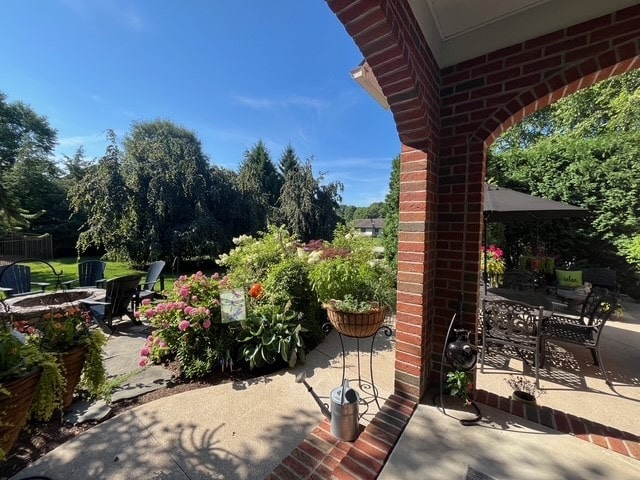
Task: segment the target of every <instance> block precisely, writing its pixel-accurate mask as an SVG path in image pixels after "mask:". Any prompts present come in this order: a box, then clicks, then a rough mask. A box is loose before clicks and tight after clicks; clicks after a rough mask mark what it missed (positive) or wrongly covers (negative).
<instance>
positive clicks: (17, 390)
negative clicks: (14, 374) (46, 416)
mask: <svg viewBox="0 0 640 480" xmlns="http://www.w3.org/2000/svg"><path fill="white" fill-rule="evenodd" d="M41 375H42V369H41V368H36V369H33V370H32V371H31V372H30V373H28V374H27V375H24V376H23V377H20V378H18V379H17V380H13V381H11V382H7V383H0V387H2V388H3V389H5V390H7V391H8V392H9V394H10V396H8V397H7V396H5V395H3V394H0V449H2V450H3V451H4V453H5V454H8V453H9V451H10V450H11V447H13V444H14V442H15V441H16V439H17V438H18V435H20V431H21V430H22V428H23V427H24V426H25V424H26V423H27V417H28V415H29V409H30V408H31V402H32V401H33V397H34V396H35V394H36V389H37V387H38V382H39V381H40V376H41Z"/></svg>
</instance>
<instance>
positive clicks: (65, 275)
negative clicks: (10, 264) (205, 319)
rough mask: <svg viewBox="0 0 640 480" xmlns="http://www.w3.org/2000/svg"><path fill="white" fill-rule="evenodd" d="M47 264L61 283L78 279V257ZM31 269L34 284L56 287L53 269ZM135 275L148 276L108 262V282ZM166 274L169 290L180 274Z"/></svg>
mask: <svg viewBox="0 0 640 480" xmlns="http://www.w3.org/2000/svg"><path fill="white" fill-rule="evenodd" d="M81 260H82V261H85V260H99V258H98V257H83V258H82V259H81ZM47 262H48V263H49V264H50V265H51V266H52V267H53V268H54V269H55V271H56V273H59V272H62V276H61V277H60V281H62V282H64V281H67V280H76V279H77V278H78V259H77V258H76V257H66V258H56V259H54V260H47ZM25 265H28V266H29V267H31V280H32V281H34V282H48V283H50V284H51V287H50V288H54V287H55V283H56V276H55V275H54V273H53V272H52V271H51V268H49V266H47V265H46V264H45V263H42V262H29V263H25ZM134 273H139V274H141V275H142V276H143V278H144V276H146V274H147V272H146V271H145V270H136V269H135V268H132V267H131V266H130V265H129V264H128V263H127V262H110V261H109V262H107V267H106V269H105V278H106V279H107V280H108V279H110V278H115V277H121V276H123V275H131V274H134ZM162 273H163V274H164V278H165V280H164V285H165V288H169V287H170V286H171V285H172V284H173V282H174V281H175V280H176V279H177V278H178V275H179V274H177V273H176V274H174V273H172V272H170V271H167V269H166V268H165V270H164V271H163V272H162Z"/></svg>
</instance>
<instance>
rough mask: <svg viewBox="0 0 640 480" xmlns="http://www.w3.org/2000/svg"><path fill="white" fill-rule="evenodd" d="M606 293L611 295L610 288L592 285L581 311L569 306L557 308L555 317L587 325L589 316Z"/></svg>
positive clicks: (566, 321) (575, 323)
mask: <svg viewBox="0 0 640 480" xmlns="http://www.w3.org/2000/svg"><path fill="white" fill-rule="evenodd" d="M606 295H609V290H607V289H606V288H601V287H592V288H591V291H590V292H589V293H588V294H587V298H586V299H585V301H584V302H583V303H582V306H581V307H580V312H579V313H578V312H576V311H575V310H571V309H569V308H568V307H564V308H563V309H557V308H556V309H554V312H553V313H554V317H555V318H556V319H562V321H563V322H564V323H572V324H574V325H587V324H588V323H589V318H590V317H591V315H593V313H594V311H595V309H596V308H597V307H598V304H599V302H600V299H601V298H602V297H604V296H606ZM556 306H557V305H556Z"/></svg>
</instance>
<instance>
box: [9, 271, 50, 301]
mask: <svg viewBox="0 0 640 480" xmlns="http://www.w3.org/2000/svg"><path fill="white" fill-rule="evenodd" d="M34 286H36V287H39V290H33V287H34ZM48 286H49V283H46V282H32V281H31V268H30V267H29V266H28V265H17V264H13V265H8V266H5V267H0V292H2V293H4V294H5V295H6V296H7V297H18V296H22V295H31V294H33V293H41V292H44V290H45V288H46V287H48Z"/></svg>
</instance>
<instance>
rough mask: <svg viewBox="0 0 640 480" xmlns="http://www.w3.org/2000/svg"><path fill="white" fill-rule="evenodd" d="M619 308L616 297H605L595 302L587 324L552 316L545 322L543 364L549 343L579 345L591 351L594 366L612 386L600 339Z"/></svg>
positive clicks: (560, 316) (562, 316)
mask: <svg viewBox="0 0 640 480" xmlns="http://www.w3.org/2000/svg"><path fill="white" fill-rule="evenodd" d="M617 307H618V303H617V301H616V298H615V296H614V295H604V296H601V297H599V298H598V300H597V302H595V306H594V307H593V308H592V310H591V312H590V313H589V316H588V317H587V318H586V323H582V321H581V322H576V321H575V320H574V319H567V317H566V316H564V315H552V316H551V317H550V318H548V319H547V320H545V322H544V325H543V329H542V352H543V364H544V354H545V352H546V344H547V343H548V342H551V343H555V342H561V343H569V344H572V345H579V346H582V347H585V348H588V349H589V350H590V351H591V356H592V357H593V364H594V365H596V366H599V367H600V370H601V371H602V376H603V377H604V380H605V382H606V383H607V385H611V382H610V381H609V378H608V377H607V371H606V369H605V368H604V364H603V362H602V356H601V355H600V337H601V335H602V330H603V328H604V325H605V323H606V322H607V320H609V318H610V317H611V315H612V314H613V312H614V311H615V310H616V308H617ZM583 320H584V319H583Z"/></svg>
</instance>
